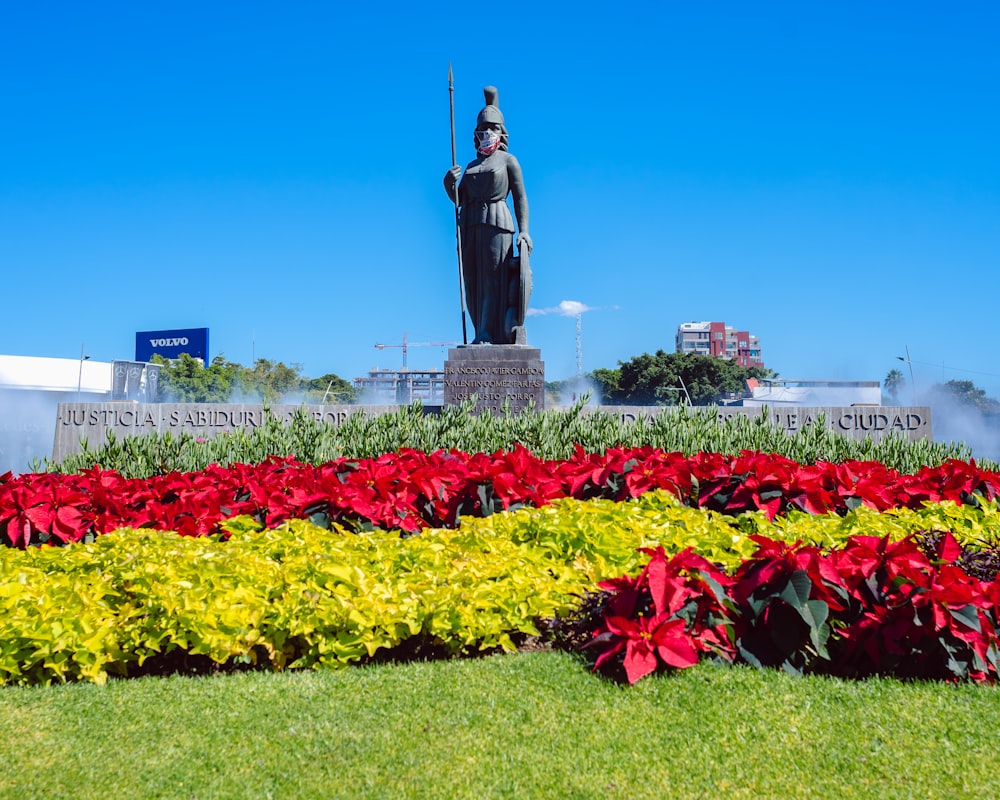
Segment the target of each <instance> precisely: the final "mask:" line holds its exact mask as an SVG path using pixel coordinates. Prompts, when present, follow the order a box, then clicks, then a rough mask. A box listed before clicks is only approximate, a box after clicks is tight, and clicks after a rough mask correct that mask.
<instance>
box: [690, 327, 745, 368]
mask: <svg viewBox="0 0 1000 800" xmlns="http://www.w3.org/2000/svg"><path fill="white" fill-rule="evenodd" d="M676 350H677V352H678V353H696V354H697V355H702V356H715V357H716V358H724V359H726V360H727V361H733V362H735V363H737V364H739V365H740V366H741V367H763V366H764V359H763V357H762V356H761V352H760V339H758V338H757V337H756V336H752V335H751V334H750V332H749V331H738V330H736V329H734V328H733V327H732V326H731V325H727V324H726V323H725V322H682V323H681V324H680V325H678V326H677V347H676Z"/></svg>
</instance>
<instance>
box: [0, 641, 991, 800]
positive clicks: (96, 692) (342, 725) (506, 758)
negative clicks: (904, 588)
mask: <svg viewBox="0 0 1000 800" xmlns="http://www.w3.org/2000/svg"><path fill="white" fill-rule="evenodd" d="M998 720H1000V692H998V690H997V689H994V688H989V687H977V686H968V685H962V686H950V685H943V684H931V683H911V684H903V683H900V682H897V681H890V680H873V681H866V682H860V683H851V682H846V681H840V680H834V679H828V678H804V679H801V678H792V677H789V676H787V675H784V674H782V673H778V672H757V671H754V670H752V669H748V668H718V667H712V666H708V665H702V666H699V667H696V668H694V669H691V670H686V671H684V672H681V673H677V674H674V675H670V676H662V677H656V678H652V679H646V680H644V681H641V682H640V683H639V684H637V685H636V686H634V687H631V688H628V687H623V686H618V685H615V684H611V683H608V682H606V681H603V680H600V679H598V678H596V677H594V676H592V675H590V674H589V673H588V672H587V671H586V669H585V668H584V667H583V666H582V664H581V663H580V662H579V661H578V660H576V659H575V658H574V657H572V656H569V655H566V654H563V653H556V652H534V653H521V654H516V655H504V656H494V657H489V658H484V659H479V660H463V661H449V662H436V663H411V664H402V665H379V666H372V667H365V668H356V669H349V670H343V671H338V672H333V671H324V672H307V673H303V672H293V673H282V674H271V673H246V674H239V675H228V676H217V677H171V678H147V679H140V680H134V681H122V682H111V683H109V684H108V685H107V686H104V687H100V686H94V685H90V684H79V685H68V686H56V687H39V688H5V689H2V690H0V797H2V798H74V799H75V800H85V798H100V799H101V800H106V798H115V799H116V800H125V799H127V798H144V799H151V798H239V799H240V800H244V798H269V797H273V798H283V799H286V798H287V799H288V800H298V799H299V798H302V799H308V798H630V799H631V798H716V797H719V798H723V797H724V798H812V797H817V798H827V797H828V798H837V800H848V798H865V800H870V799H871V798H879V799H880V800H884V799H885V798H947V799H948V800H953V799H955V798H984V799H985V798H997V797H1000V769H998V767H1000V752H998V751H1000V747H998V732H1000V723H998Z"/></svg>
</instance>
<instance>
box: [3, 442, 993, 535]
mask: <svg viewBox="0 0 1000 800" xmlns="http://www.w3.org/2000/svg"><path fill="white" fill-rule="evenodd" d="M652 489H665V490H667V491H670V492H672V493H673V494H675V495H676V496H677V497H678V498H680V500H681V501H682V502H684V503H685V504H688V505H690V506H692V507H697V508H705V509H711V510H715V511H720V512H723V513H726V514H739V513H742V512H745V511H753V510H760V511H763V512H764V513H765V514H766V515H767V516H768V517H769V518H771V519H773V518H774V517H775V516H777V515H780V514H785V513H787V512H788V511H790V510H795V509H798V510H802V511H807V512H810V513H824V512H835V513H844V512H846V511H848V510H850V509H852V508H856V507H859V506H862V505H864V506H867V507H870V508H873V509H876V510H885V509H890V508H919V507H920V506H921V505H922V504H923V503H925V502H938V501H942V500H951V501H953V502H956V503H977V502H979V501H980V500H992V499H993V498H994V497H996V496H997V494H998V491H1000V474H998V473H995V472H989V471H986V470H982V469H980V468H979V467H977V466H976V464H975V462H965V461H955V460H952V461H947V462H945V463H944V464H941V465H940V466H936V467H925V468H922V469H920V470H919V471H917V472H916V473H915V474H912V475H904V474H900V473H898V472H897V471H895V470H891V469H888V468H886V467H884V466H883V465H881V464H879V463H878V462H873V461H849V462H844V463H840V464H832V463H828V462H818V463H816V464H810V465H802V464H797V463H796V462H794V461H791V460H790V459H787V458H784V457H782V456H778V455H769V454H764V453H755V452H748V451H744V452H743V453H741V454H740V455H736V456H728V455H720V454H716V453H699V454H696V455H693V456H684V455H683V454H681V453H667V452H664V451H662V450H657V449H654V448H649V447H641V448H630V449H624V448H612V449H609V450H607V451H606V452H605V453H602V454H594V453H585V452H583V451H582V450H580V449H579V448H578V449H577V452H576V454H575V455H574V456H573V457H572V458H569V459H565V460H544V459H539V458H536V457H535V456H533V455H532V454H531V453H530V452H529V451H528V450H526V449H524V448H522V447H515V448H514V449H513V450H512V451H510V452H497V453H494V454H492V455H489V454H484V453H477V454H471V455H470V454H467V453H462V452H459V451H455V450H451V451H437V452H434V453H423V452H420V451H416V450H402V451H399V452H395V453H389V454H386V455H383V456H380V457H378V458H374V459H365V460H347V459H340V460H336V461H330V462H327V463H325V464H321V465H318V466H312V465H309V464H303V463H301V462H297V461H294V460H293V459H290V458H270V459H268V460H266V461H264V462H263V463H261V464H256V465H247V464H236V465H232V466H228V467H221V466H217V465H214V466H210V467H208V468H206V469H204V470H201V471H199V472H189V473H171V474H168V475H162V476H156V477H152V478H147V479H138V478H124V477H122V476H121V475H119V474H118V473H116V472H114V471H111V470H100V469H97V468H94V469H90V470H84V471H82V472H79V473H75V474H73V475H57V474H48V473H46V474H26V475H21V476H18V477H16V478H15V477H13V476H11V474H10V473H7V474H6V475H4V476H0V540H2V541H3V542H4V543H5V544H8V545H12V546H15V547H25V546H29V545H32V544H39V543H49V544H68V543H71V542H79V541H82V540H84V539H87V538H91V537H93V536H97V535H100V534H103V533H106V532H109V531H113V530H116V529H119V528H155V529H158V530H171V531H176V532H178V533H180V534H182V535H185V536H203V535H206V534H212V533H218V532H219V531H220V530H221V528H220V523H221V522H223V521H224V520H226V519H229V518H232V517H236V516H240V515H250V516H252V517H253V518H254V519H256V520H257V521H258V523H259V524H260V525H262V526H264V527H269V528H270V527H275V526H277V525H280V524H281V523H282V522H284V521H286V520H289V519H309V520H312V521H314V522H316V523H318V524H320V525H323V526H326V527H329V526H331V525H332V524H334V523H339V524H341V525H343V526H345V527H347V528H348V529H351V530H365V529H371V528H383V529H399V530H400V531H402V532H403V534H404V535H405V534H412V533H415V532H417V531H420V530H421V529H424V528H428V527H450V526H454V525H456V524H457V523H458V520H459V518H460V517H461V516H463V515H469V516H486V515H489V514H492V513H494V512H496V511H499V510H506V509H511V508H518V507H520V506H525V505H530V506H542V505H545V504H547V503H550V502H551V501H553V500H555V499H557V498H561V497H573V498H578V499H591V498H607V499H612V500H618V501H620V500H625V499H628V498H633V497H637V496H639V495H641V494H643V493H644V492H647V491H650V490H652Z"/></svg>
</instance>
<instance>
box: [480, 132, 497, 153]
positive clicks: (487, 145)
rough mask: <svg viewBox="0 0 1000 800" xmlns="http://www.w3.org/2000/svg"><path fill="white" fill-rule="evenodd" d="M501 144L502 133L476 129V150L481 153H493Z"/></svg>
mask: <svg viewBox="0 0 1000 800" xmlns="http://www.w3.org/2000/svg"><path fill="white" fill-rule="evenodd" d="M499 145H500V134H499V133H497V132H496V131H476V151H477V152H478V153H479V155H481V156H488V155H491V154H492V153H493V152H494V151H495V150H496V149H497V147H498V146H499Z"/></svg>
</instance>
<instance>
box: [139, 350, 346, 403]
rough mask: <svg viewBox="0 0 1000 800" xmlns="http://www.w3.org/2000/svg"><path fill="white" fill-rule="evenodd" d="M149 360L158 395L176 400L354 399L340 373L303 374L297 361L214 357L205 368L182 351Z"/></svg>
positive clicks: (313, 401) (318, 400) (334, 401)
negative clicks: (156, 371) (155, 370)
mask: <svg viewBox="0 0 1000 800" xmlns="http://www.w3.org/2000/svg"><path fill="white" fill-rule="evenodd" d="M153 362H154V363H156V364H159V365H160V395H161V397H163V399H164V400H168V401H173V402H176V403H229V402H234V401H236V400H256V401H258V402H264V403H278V402H281V401H282V400H290V401H291V402H312V403H319V402H322V401H323V399H324V397H326V398H327V399H328V400H329V402H331V403H351V402H354V399H355V394H354V387H353V386H352V385H351V384H350V383H348V382H347V381H345V380H344V379H343V378H341V377H340V376H338V375H335V374H334V373H332V372H331V373H327V374H326V375H324V376H322V377H321V378H314V379H310V378H306V377H303V376H302V374H301V371H302V366H301V365H300V364H293V365H291V366H288V365H286V364H284V363H282V362H281V361H278V362H273V361H269V360H268V359H266V358H259V359H257V361H256V362H255V363H254V365H253V367H244V366H242V365H240V364H236V363H234V362H232V361H226V359H225V358H224V357H223V356H221V355H218V356H216V357H215V358H214V359H212V363H211V364H209V365H208V366H207V367H206V366H205V365H204V364H202V362H201V361H199V360H198V359H195V358H192V357H191V356H189V355H187V354H186V353H185V354H181V356H180V357H179V358H177V359H174V360H170V361H168V360H167V359H164V358H161V357H159V356H154V357H153ZM331 398H335V399H331Z"/></svg>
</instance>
